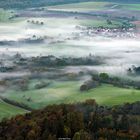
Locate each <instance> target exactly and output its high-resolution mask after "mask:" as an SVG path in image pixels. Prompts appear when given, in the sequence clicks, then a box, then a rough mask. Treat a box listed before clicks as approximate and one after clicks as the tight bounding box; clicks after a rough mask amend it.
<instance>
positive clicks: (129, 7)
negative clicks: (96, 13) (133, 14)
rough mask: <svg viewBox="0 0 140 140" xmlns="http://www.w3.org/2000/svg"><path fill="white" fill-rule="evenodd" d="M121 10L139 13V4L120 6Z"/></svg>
mask: <svg viewBox="0 0 140 140" xmlns="http://www.w3.org/2000/svg"><path fill="white" fill-rule="evenodd" d="M121 9H125V10H134V11H139V10H140V4H122V5H121Z"/></svg>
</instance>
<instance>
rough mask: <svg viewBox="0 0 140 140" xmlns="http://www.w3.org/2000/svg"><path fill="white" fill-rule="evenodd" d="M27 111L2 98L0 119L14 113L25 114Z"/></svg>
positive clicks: (0, 101)
mask: <svg viewBox="0 0 140 140" xmlns="http://www.w3.org/2000/svg"><path fill="white" fill-rule="evenodd" d="M26 112H27V111H26V110H24V109H22V108H19V107H15V106H13V105H10V104H7V103H5V102H3V101H2V100H0V120H1V119H2V118H4V117H6V118H9V117H12V116H14V115H17V114H23V113H26Z"/></svg>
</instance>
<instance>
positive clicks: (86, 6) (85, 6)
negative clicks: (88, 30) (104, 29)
mask: <svg viewBox="0 0 140 140" xmlns="http://www.w3.org/2000/svg"><path fill="white" fill-rule="evenodd" d="M47 9H49V10H60V11H77V12H80V11H82V12H84V11H99V10H100V11H101V10H108V9H122V10H123V9H124V10H138V11H139V10H140V4H121V3H111V2H81V3H76V4H75V3H74V4H64V5H57V6H49V7H47Z"/></svg>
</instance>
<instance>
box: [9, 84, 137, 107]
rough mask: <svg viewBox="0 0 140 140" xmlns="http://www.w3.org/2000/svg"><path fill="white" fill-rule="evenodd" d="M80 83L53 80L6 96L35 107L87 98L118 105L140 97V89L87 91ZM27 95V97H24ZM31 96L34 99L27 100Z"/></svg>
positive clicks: (101, 88) (105, 87)
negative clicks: (38, 87) (44, 86)
mask: <svg viewBox="0 0 140 140" xmlns="http://www.w3.org/2000/svg"><path fill="white" fill-rule="evenodd" d="M79 87H80V83H78V82H76V81H72V82H53V84H51V85H50V86H49V87H48V88H44V89H40V90H34V89H30V90H29V91H25V92H20V93H19V92H11V91H10V92H9V93H7V94H6V97H7V98H9V99H12V100H16V101H18V102H23V103H24V104H27V105H29V106H31V107H33V108H40V107H44V106H45V105H48V104H59V103H73V102H83V101H85V100H86V99H91V98H93V99H96V100H97V102H98V103H99V104H104V105H116V104H123V103H125V102H134V101H138V100H139V99H140V90H132V89H123V88H117V87H113V86H111V85H102V86H100V87H98V88H96V89H92V90H89V91H87V92H80V91H79ZM23 96H25V97H23ZM29 97H31V99H32V101H30V102H29V101H27V99H28V98H29Z"/></svg>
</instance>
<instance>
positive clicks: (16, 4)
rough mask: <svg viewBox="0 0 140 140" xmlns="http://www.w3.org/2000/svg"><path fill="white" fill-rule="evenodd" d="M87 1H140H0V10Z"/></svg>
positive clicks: (124, 0) (138, 0)
mask: <svg viewBox="0 0 140 140" xmlns="http://www.w3.org/2000/svg"><path fill="white" fill-rule="evenodd" d="M87 1H96V2H97V1H106V2H119V3H140V0H0V8H18V9H21V8H29V7H39V6H45V5H46V6H47V5H58V4H68V3H77V2H87Z"/></svg>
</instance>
